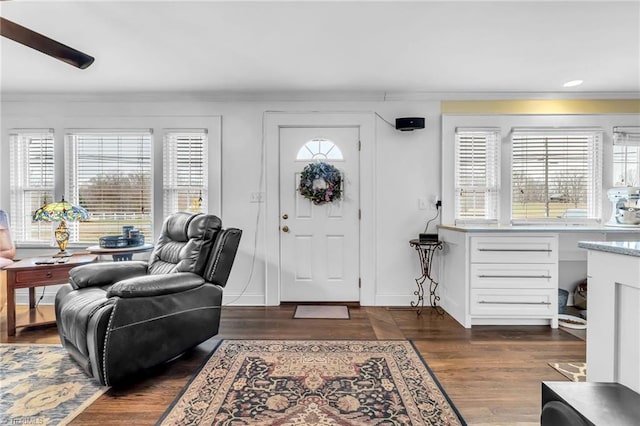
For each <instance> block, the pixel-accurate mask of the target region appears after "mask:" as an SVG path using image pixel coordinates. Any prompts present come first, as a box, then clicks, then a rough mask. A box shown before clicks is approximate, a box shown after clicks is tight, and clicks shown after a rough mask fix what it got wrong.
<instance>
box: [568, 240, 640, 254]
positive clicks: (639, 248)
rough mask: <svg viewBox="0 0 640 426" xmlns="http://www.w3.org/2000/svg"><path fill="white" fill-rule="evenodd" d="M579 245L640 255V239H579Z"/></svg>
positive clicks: (616, 252)
mask: <svg viewBox="0 0 640 426" xmlns="http://www.w3.org/2000/svg"><path fill="white" fill-rule="evenodd" d="M578 247H580V248H584V249H587V250H598V251H606V252H608V253H615V254H624V255H627V256H637V257H640V241H578Z"/></svg>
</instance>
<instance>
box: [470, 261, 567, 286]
mask: <svg viewBox="0 0 640 426" xmlns="http://www.w3.org/2000/svg"><path fill="white" fill-rule="evenodd" d="M470 274H471V275H470V281H469V282H470V284H471V288H472V289H473V288H506V289H508V288H519V289H524V288H531V289H556V288H558V266H557V264H555V263H554V264H544V263H509V264H500V263H472V264H471V272H470Z"/></svg>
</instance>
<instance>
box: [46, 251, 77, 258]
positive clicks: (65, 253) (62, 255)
mask: <svg viewBox="0 0 640 426" xmlns="http://www.w3.org/2000/svg"><path fill="white" fill-rule="evenodd" d="M71 256H73V255H72V254H71V253H69V252H68V251H66V250H64V251H59V252H57V253H56V254H54V255H53V256H51V257H71Z"/></svg>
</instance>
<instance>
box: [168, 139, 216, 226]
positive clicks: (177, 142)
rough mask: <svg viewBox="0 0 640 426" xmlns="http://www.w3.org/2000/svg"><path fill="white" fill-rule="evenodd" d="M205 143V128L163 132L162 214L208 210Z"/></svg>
mask: <svg viewBox="0 0 640 426" xmlns="http://www.w3.org/2000/svg"><path fill="white" fill-rule="evenodd" d="M208 145H209V144H208V138H207V130H206V129H196V130H167V131H166V132H165V135H164V150H163V157H164V161H163V192H164V195H163V199H164V208H163V210H164V217H167V216H168V215H170V214H172V213H176V212H179V211H184V212H187V211H188V212H207V211H208V205H207V199H208V181H209V180H208V179H209V178H208V169H209V167H208V153H209V148H208Z"/></svg>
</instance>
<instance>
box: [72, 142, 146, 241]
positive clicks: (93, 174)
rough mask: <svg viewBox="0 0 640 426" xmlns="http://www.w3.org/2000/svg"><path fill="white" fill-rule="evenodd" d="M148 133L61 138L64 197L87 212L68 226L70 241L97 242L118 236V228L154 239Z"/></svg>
mask: <svg viewBox="0 0 640 426" xmlns="http://www.w3.org/2000/svg"><path fill="white" fill-rule="evenodd" d="M151 141H152V133H151V131H150V130H146V131H72V132H70V133H68V134H67V135H66V156H65V167H66V175H67V179H66V186H67V188H66V193H65V196H66V197H67V199H68V200H69V201H71V202H72V203H77V204H79V205H81V206H82V207H84V208H85V209H87V210H88V211H89V212H90V213H91V220H90V221H88V222H72V223H69V224H68V225H71V226H70V229H71V231H72V232H71V241H78V242H87V243H94V244H95V243H96V242H97V241H98V239H99V237H101V236H103V235H109V234H110V235H116V234H118V235H119V234H121V233H122V226H123V225H133V226H135V227H136V228H138V229H140V231H141V232H142V234H144V236H145V238H146V239H147V240H150V241H152V240H153V234H152V214H153V209H152V200H153V186H152V185H153V183H152V169H151Z"/></svg>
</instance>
